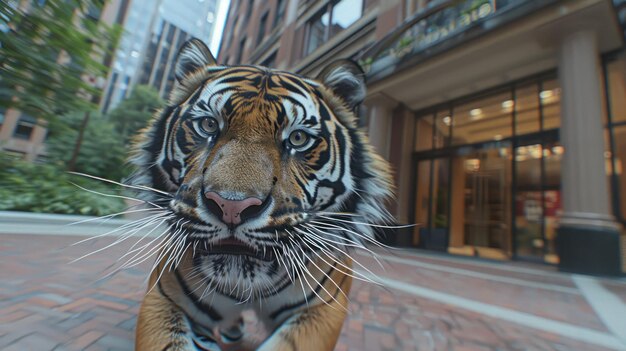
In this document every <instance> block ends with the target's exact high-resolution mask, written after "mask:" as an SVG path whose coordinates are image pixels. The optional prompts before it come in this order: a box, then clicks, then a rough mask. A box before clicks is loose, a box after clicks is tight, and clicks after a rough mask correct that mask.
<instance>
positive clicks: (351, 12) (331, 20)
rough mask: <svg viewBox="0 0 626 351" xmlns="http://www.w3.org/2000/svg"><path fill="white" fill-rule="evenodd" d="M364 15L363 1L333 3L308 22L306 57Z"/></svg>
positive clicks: (353, 0) (349, 0) (352, 0)
mask: <svg viewBox="0 0 626 351" xmlns="http://www.w3.org/2000/svg"><path fill="white" fill-rule="evenodd" d="M362 13H363V0H341V1H339V2H331V3H329V4H328V6H327V7H325V8H324V9H323V10H322V11H320V12H318V13H317V14H316V15H315V16H313V17H312V18H311V19H310V20H309V21H308V22H307V37H306V43H305V45H304V48H305V52H304V54H305V55H308V54H310V53H312V52H313V51H315V50H316V49H317V48H318V47H320V46H322V44H323V43H325V42H326V41H328V40H329V39H331V38H332V37H333V36H335V35H337V34H339V33H341V32H342V31H343V30H344V29H346V28H348V27H350V26H351V25H352V24H353V23H354V22H356V21H357V20H358V19H359V18H361V15H362Z"/></svg>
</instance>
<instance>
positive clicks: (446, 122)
mask: <svg viewBox="0 0 626 351" xmlns="http://www.w3.org/2000/svg"><path fill="white" fill-rule="evenodd" d="M441 120H442V121H443V123H444V124H445V125H447V126H449V125H450V123H452V118H450V116H445V117H444V118H442V119H441Z"/></svg>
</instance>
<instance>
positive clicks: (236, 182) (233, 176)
mask: <svg viewBox="0 0 626 351" xmlns="http://www.w3.org/2000/svg"><path fill="white" fill-rule="evenodd" d="M176 75H177V79H178V80H179V83H180V84H179V85H178V87H177V88H176V89H177V90H176V91H174V92H173V94H172V98H171V101H170V105H169V106H168V107H167V108H166V109H165V110H164V111H163V112H162V113H161V114H160V115H159V116H157V117H156V119H155V120H154V121H153V124H152V125H151V126H150V127H149V128H148V129H147V130H146V131H145V132H144V134H143V138H144V140H143V142H142V143H141V144H140V145H139V148H138V153H137V157H136V158H135V159H134V162H135V164H136V165H137V166H138V168H139V172H138V173H137V176H136V177H135V184H138V185H145V186H149V187H152V188H155V189H158V190H161V191H164V192H167V193H169V194H171V195H172V197H171V199H167V200H168V201H167V203H166V204H165V206H167V208H168V209H169V210H170V211H171V213H172V219H171V220H170V227H171V229H170V231H171V234H170V235H171V237H172V239H171V241H172V242H176V243H178V244H177V245H176V246H174V245H172V254H174V255H177V254H178V255H180V254H181V252H182V251H184V250H193V252H194V253H193V260H194V267H195V270H194V274H201V275H203V276H204V277H206V281H207V282H208V283H209V284H210V285H211V284H212V285H213V288H214V289H216V290H218V291H220V292H222V293H226V294H229V295H235V296H234V297H236V298H239V299H242V298H244V297H245V296H244V295H247V294H250V295H251V296H252V295H254V296H262V295H263V294H264V293H265V292H267V291H268V290H269V289H273V288H275V287H276V286H277V285H280V284H281V281H284V280H285V279H287V278H289V279H291V276H292V274H294V272H295V270H297V267H298V266H302V265H303V264H305V263H306V260H307V259H308V258H310V257H314V255H315V254H316V253H320V252H324V253H332V254H335V255H341V254H345V250H346V249H347V248H348V247H349V246H353V245H350V243H351V242H360V243H362V242H364V238H365V239H367V238H370V239H371V238H372V232H371V230H370V228H371V227H369V226H367V224H368V223H374V222H377V221H381V220H383V219H384V216H385V213H386V212H385V211H384V207H383V201H384V199H385V197H386V196H388V195H389V192H390V190H389V189H390V179H389V171H388V166H387V164H386V163H385V162H384V161H382V159H380V158H379V157H378V156H376V155H375V154H374V153H373V151H372V149H371V148H370V147H369V146H368V145H367V144H366V140H365V137H364V135H363V134H362V133H361V132H360V131H358V130H357V129H356V126H355V117H354V113H353V109H354V107H355V106H356V104H358V103H360V101H361V100H362V99H363V97H364V92H365V90H364V81H363V73H362V71H360V69H359V68H358V66H356V65H355V64H353V63H351V62H348V61H342V62H340V63H338V64H336V65H333V66H331V67H329V68H328V69H327V70H325V71H324V72H323V73H322V75H321V76H320V78H319V79H318V80H311V79H307V78H304V77H301V76H298V75H295V74H291V73H288V72H282V71H276V70H272V69H268V68H264V67H255V66H219V65H216V64H215V62H214V60H213V58H212V56H211V54H210V52H209V51H208V49H207V48H206V46H204V44H202V43H201V42H200V41H198V40H192V41H190V42H188V43H187V44H186V45H185V46H184V47H183V48H182V49H181V52H180V53H179V56H178V60H177V67H176ZM152 200H154V201H157V200H163V199H152ZM349 216H358V217H357V218H356V219H354V218H352V217H349ZM333 219H335V220H337V219H338V220H339V221H334V222H333ZM337 223H339V225H337ZM350 223H351V224H350ZM358 223H361V225H359V224H358ZM348 224H350V225H348ZM361 236H362V237H361ZM322 237H323V238H322ZM331 243H332V244H331ZM307 253H308V255H307Z"/></svg>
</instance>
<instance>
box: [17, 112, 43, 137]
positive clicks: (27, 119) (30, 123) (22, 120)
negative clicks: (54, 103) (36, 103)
mask: <svg viewBox="0 0 626 351" xmlns="http://www.w3.org/2000/svg"><path fill="white" fill-rule="evenodd" d="M36 126H37V120H36V119H35V118H34V117H31V116H29V115H21V116H20V117H19V118H18V120H17V123H15V127H14V128H13V133H12V134H11V137H12V138H15V139H20V140H30V139H31V138H32V137H33V132H34V131H35V127H36ZM21 127H26V128H30V132H29V133H28V136H27V135H26V134H22V133H21V132H20V133H18V129H20V128H21Z"/></svg>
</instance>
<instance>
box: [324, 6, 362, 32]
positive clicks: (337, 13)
mask: <svg viewBox="0 0 626 351" xmlns="http://www.w3.org/2000/svg"><path fill="white" fill-rule="evenodd" d="M362 9H363V0H342V1H340V2H338V3H337V4H336V5H335V6H334V7H333V8H332V16H331V17H330V23H331V25H330V37H333V36H334V35H337V34H339V33H340V32H341V31H343V30H344V29H346V28H348V27H350V26H351V25H352V23H354V22H356V21H357V20H358V19H359V18H361V14H362Z"/></svg>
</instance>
